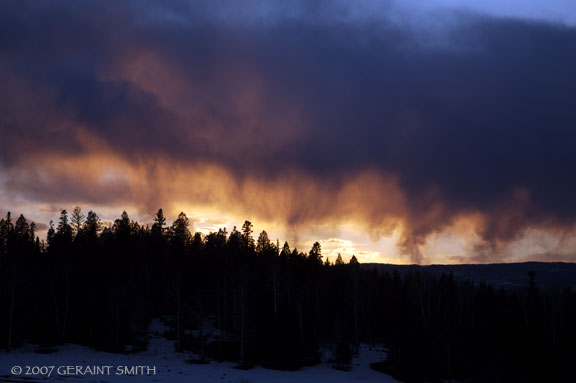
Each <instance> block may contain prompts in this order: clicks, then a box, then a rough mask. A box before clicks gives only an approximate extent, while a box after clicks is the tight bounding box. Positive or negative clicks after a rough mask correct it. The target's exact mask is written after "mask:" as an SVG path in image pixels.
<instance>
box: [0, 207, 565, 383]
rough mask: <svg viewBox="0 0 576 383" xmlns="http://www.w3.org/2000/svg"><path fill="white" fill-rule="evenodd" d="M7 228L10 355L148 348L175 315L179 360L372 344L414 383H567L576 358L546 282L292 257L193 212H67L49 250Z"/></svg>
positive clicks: (295, 364)
mask: <svg viewBox="0 0 576 383" xmlns="http://www.w3.org/2000/svg"><path fill="white" fill-rule="evenodd" d="M13 221H14V219H13V218H12V216H11V215H10V213H8V214H7V215H6V216H5V217H4V218H2V219H1V220H0V307H1V308H2V310H1V311H0V312H1V316H0V347H2V348H4V349H7V350H11V349H14V348H16V347H18V346H20V345H22V344H23V343H24V342H28V343H33V344H37V345H38V346H39V350H41V351H42V350H44V351H45V352H48V351H50V350H51V349H52V348H54V347H55V346H57V345H60V344H63V343H78V344H84V345H87V346H90V347H94V348H96V349H100V350H107V351H113V352H137V351H140V350H144V349H145V348H146V347H147V343H148V336H149V332H148V326H149V324H150V322H151V320H152V319H154V318H161V319H162V320H163V321H164V322H165V324H166V325H167V327H166V328H167V331H166V332H165V333H164V334H162V335H164V336H165V337H167V338H168V339H172V340H174V343H175V351H193V352H195V353H196V355H198V362H204V361H208V360H232V361H236V362H238V364H239V367H241V368H249V367H250V366H252V365H254V364H261V365H263V366H265V367H270V368H277V369H298V368H300V367H302V366H306V365H313V364H317V363H319V362H320V360H321V357H322V350H324V349H327V348H328V349H331V350H332V357H331V362H332V363H333V365H334V366H335V367H336V368H340V369H347V368H350V365H349V363H350V360H351V357H352V355H353V354H354V353H355V352H356V351H357V350H358V346H359V345H360V344H361V343H368V344H373V345H384V346H385V347H386V349H387V350H388V353H387V354H388V355H387V359H386V360H383V361H374V362H375V363H374V364H373V365H372V367H373V368H374V369H376V370H379V371H383V372H387V373H389V374H392V375H393V376H395V377H396V378H398V379H400V380H402V381H413V382H420V381H440V380H442V379H462V380H464V379H468V381H491V382H497V381H506V382H515V381H518V382H529V381H539V379H540V380H542V379H543V380H545V381H564V380H563V379H564V377H566V376H570V375H569V374H568V372H569V366H570V361H571V360H574V357H575V356H576V351H575V349H574V347H573V344H574V343H575V342H576V294H575V292H574V291H573V289H572V288H571V287H570V286H567V287H566V288H565V289H564V290H563V291H545V290H543V289H541V288H540V287H539V286H538V284H537V281H536V276H535V275H533V274H531V275H529V276H527V283H526V286H525V287H524V288H522V289H517V290H514V291H511V290H506V289H504V288H495V287H493V286H491V285H490V284H487V283H479V284H475V283H472V282H470V281H466V280H464V281H462V280H457V279H456V278H455V277H454V276H453V275H452V274H442V276H440V277H438V278H437V277H433V276H430V275H427V274H425V273H419V272H416V273H408V274H405V275H400V273H399V272H398V271H394V272H392V273H389V272H381V271H378V270H377V269H374V268H367V267H363V266H362V265H360V264H359V263H358V261H357V259H356V257H353V258H352V259H351V261H350V262H349V263H344V262H343V261H342V258H341V257H340V256H338V258H337V259H336V260H335V262H333V263H331V262H330V261H329V260H328V259H326V260H324V259H323V256H322V249H321V246H320V244H319V243H318V242H316V243H314V245H313V246H312V248H311V249H310V250H309V251H308V252H302V251H299V250H298V249H296V248H294V249H292V248H291V247H290V246H289V244H288V243H284V244H283V245H282V246H280V243H279V242H278V241H276V242H274V241H271V240H270V238H269V237H268V235H267V233H266V232H265V231H263V232H261V233H260V234H259V235H258V236H257V238H256V239H255V238H254V233H253V226H252V224H251V223H250V222H249V221H246V222H245V223H244V224H243V225H242V227H241V228H240V229H237V228H236V227H235V228H234V229H233V230H232V231H231V232H227V230H226V229H225V228H223V229H220V230H218V231H217V232H212V233H210V234H208V235H203V234H202V233H200V232H195V233H192V232H191V230H190V228H191V225H190V222H189V220H188V218H187V217H186V215H185V214H184V213H181V214H180V215H179V216H178V218H177V219H176V220H175V221H174V222H173V223H172V224H170V225H169V224H167V221H166V218H165V216H164V214H163V211H162V209H160V210H158V212H157V213H156V215H155V216H154V221H153V224H152V225H151V226H143V225H140V224H139V223H137V222H135V221H133V220H131V219H130V218H129V216H128V214H127V213H126V212H123V213H122V215H121V217H120V218H118V219H116V220H115V221H114V223H113V224H112V225H110V226H106V227H105V226H104V225H103V224H102V222H101V220H100V218H99V217H98V215H97V214H96V213H94V212H92V211H90V212H88V213H87V214H86V215H84V213H83V212H82V210H81V209H80V208H75V209H74V211H73V212H72V213H71V214H68V212H67V211H62V213H61V215H60V218H59V220H58V222H57V224H56V225H54V224H53V223H52V222H51V223H50V226H49V229H48V233H47V236H46V239H45V240H41V239H40V238H39V237H38V236H37V234H36V232H37V227H36V225H35V224H34V223H33V222H28V220H27V219H26V218H25V217H24V216H20V217H19V218H18V219H16V220H15V222H13Z"/></svg>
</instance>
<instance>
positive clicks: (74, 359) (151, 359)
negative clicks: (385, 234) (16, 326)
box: [0, 335, 396, 383]
mask: <svg viewBox="0 0 576 383" xmlns="http://www.w3.org/2000/svg"><path fill="white" fill-rule="evenodd" d="M35 348H36V347H35V346H31V345H30V346H26V347H24V348H22V349H18V350H16V351H12V352H10V353H7V352H2V353H0V382H2V381H9V382H24V381H27V382H35V381H50V382H98V383H102V382H191V383H216V382H221V383H270V382H273V383H288V382H290V383H291V382H302V383H307V382H314V383H322V382H330V383H344V382H366V383H371V382H379V383H386V382H396V380H394V379H393V378H392V377H390V376H388V375H385V374H382V373H379V372H376V371H373V370H372V369H370V366H369V364H370V363H372V362H377V361H381V360H382V357H383V355H382V352H381V351H378V350H376V349H371V348H370V347H368V346H367V345H362V346H361V348H360V352H359V355H358V357H357V358H355V359H353V361H352V369H351V370H350V371H347V372H345V371H339V370H335V369H333V368H332V365H331V364H329V363H326V364H322V365H318V366H314V367H305V368H303V369H302V370H300V371H276V370H268V369H265V368H262V367H260V366H256V367H254V368H252V369H250V370H238V369H235V368H234V366H235V364H234V363H217V362H211V363H209V364H189V363H187V362H186V360H187V359H193V358H194V355H193V354H185V353H175V352H174V351H173V350H174V343H173V342H172V341H169V340H166V339H165V338H163V337H162V336H160V335H155V336H153V337H152V339H151V340H150V344H149V347H148V350H147V351H146V352H142V353H137V354H127V355H124V354H111V353H105V352H98V351H94V350H92V349H90V348H87V347H83V346H78V345H65V346H62V347H59V348H58V351H57V352H54V353H51V354H38V353H35V352H34V349H35ZM15 366H17V367H20V368H22V371H21V372H20V373H19V374H13V373H11V369H12V368H14V367H15ZM27 366H28V367H33V366H37V367H41V366H44V367H47V368H48V369H49V368H51V367H50V366H53V367H52V371H51V373H50V377H47V369H44V370H43V371H32V370H31V369H29V368H27ZM76 366H80V367H81V369H80V370H76ZM95 366H100V373H99V374H96V375H94V374H92V373H93V372H95V369H96V367H95ZM102 366H110V367H102ZM124 366H126V367H128V368H131V367H134V366H143V367H142V368H140V369H139V370H140V371H136V370H135V371H134V372H138V374H136V375H126V374H125V373H126V372H130V371H129V370H128V371H127V370H126V369H125V368H124ZM89 368H91V369H92V373H91V372H90V371H87V369H89ZM119 368H120V369H119ZM148 368H155V371H156V373H155V374H153V375H145V374H144V375H142V374H141V373H142V372H143V371H147V369H148ZM16 372H18V370H17V371H16ZM33 372H37V374H33ZM38 372H40V373H38ZM67 372H68V373H71V374H72V375H73V376H64V375H65V373H67ZM119 372H122V373H123V374H122V375H118V373H119ZM27 373H32V374H27Z"/></svg>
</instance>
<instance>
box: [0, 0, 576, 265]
mask: <svg viewBox="0 0 576 383" xmlns="http://www.w3.org/2000/svg"><path fill="white" fill-rule="evenodd" d="M575 15H576V6H574V5H572V3H571V2H566V1H551V2H546V5H544V3H543V2H536V1H525V2H520V1H509V2H494V1H488V2H482V3H481V4H480V2H472V1H465V0H461V1H455V0H453V1H448V0H443V1H441V0H436V1H432V2H420V1H416V0H411V1H407V2H397V1H384V2H377V1H369V0H362V1H358V2H352V1H349V2H347V1H341V0H322V1H318V2H316V1H315V2H308V1H300V0H295V1H276V0H273V1H248V2H242V4H240V2H234V1H222V2H214V1H192V0H168V1H124V2H116V1H84V2H81V3H79V2H73V1H63V0H58V1H51V2H37V1H4V2H2V3H0V83H1V84H2V86H1V87H0V211H2V214H4V213H5V212H6V211H8V210H10V211H12V212H13V214H20V213H24V214H25V215H26V216H27V217H29V218H31V219H33V220H35V221H37V222H38V223H40V224H41V225H40V226H39V228H40V229H43V230H45V228H46V224H48V222H49V221H50V220H57V218H58V215H59V213H60V210H62V209H67V210H69V211H71V210H72V208H73V207H74V206H81V207H82V208H83V210H85V211H88V210H95V211H96V212H97V213H98V214H99V215H100V216H101V217H102V218H103V219H104V220H105V221H107V222H111V221H113V220H114V219H116V218H118V217H119V216H120V214H121V213H122V211H123V210H126V211H127V212H128V213H129V215H130V217H131V218H132V219H134V220H138V221H139V222H140V223H143V224H146V223H149V222H151V219H152V217H153V215H154V214H155V212H156V211H157V209H158V208H163V209H164V211H165V212H166V214H167V216H168V218H169V220H170V219H175V218H176V216H177V214H178V213H179V212H181V211H183V212H185V213H186V214H187V215H188V216H189V217H190V219H191V222H192V224H193V227H192V229H193V230H199V231H201V232H203V233H209V232H210V231H216V230H218V229H219V228H221V227H226V228H227V229H228V230H231V229H232V228H233V227H234V226H238V227H240V226H241V225H242V223H243V222H244V220H249V221H251V222H253V223H254V225H255V235H256V236H257V235H258V233H259V231H261V230H266V231H267V232H268V233H269V235H270V238H271V239H272V240H274V241H276V239H278V240H279V241H280V243H281V245H282V244H283V243H284V241H288V242H289V243H290V245H291V246H292V247H294V246H297V247H298V248H299V250H301V251H308V250H309V249H310V247H311V245H312V243H313V242H314V241H319V242H320V243H321V244H322V249H323V255H324V256H325V257H330V258H331V259H332V260H334V259H335V257H336V255H337V254H338V253H341V254H342V256H343V257H344V258H345V259H349V258H350V257H351V256H352V255H353V254H354V255H356V256H357V257H358V259H359V260H360V261H361V262H389V263H421V264H429V263H487V262H520V261H530V260H537V261H575V260H576V251H574V249H575V245H576V237H575V236H574V234H575V233H576V231H575V229H576V226H575V224H576V203H575V201H574V196H575V195H576V178H575V177H573V174H575V173H576V157H575V156H574V154H573V152H574V144H573V143H574V142H576V131H575V130H574V126H576V112H575V111H576V106H575V104H576V101H575V96H574V95H575V94H576V76H575V75H574V68H576V26H575V25H576V16H575Z"/></svg>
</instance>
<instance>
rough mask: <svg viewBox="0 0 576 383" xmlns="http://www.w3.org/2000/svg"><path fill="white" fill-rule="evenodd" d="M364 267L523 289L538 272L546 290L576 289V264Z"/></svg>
mask: <svg viewBox="0 0 576 383" xmlns="http://www.w3.org/2000/svg"><path fill="white" fill-rule="evenodd" d="M362 266H363V267H365V268H368V269H372V268H375V269H376V270H379V271H383V272H389V273H391V272H394V270H397V271H398V272H399V273H400V274H401V275H405V274H408V273H410V272H413V273H415V272H417V271H418V272H420V273H421V274H423V275H426V276H430V277H439V276H440V275H441V274H442V273H452V274H454V276H455V277H456V278H457V279H458V280H466V279H468V280H470V281H473V282H475V283H480V282H486V283H490V284H492V285H494V286H497V287H505V288H511V289H514V288H523V287H526V286H527V285H528V281H529V278H528V273H529V272H530V271H532V272H534V273H536V278H535V280H536V283H537V284H538V285H539V286H540V287H542V288H545V289H558V288H563V287H571V288H572V289H575V290H576V263H568V262H521V263H489V264H460V265H394V264H389V263H364V264H362Z"/></svg>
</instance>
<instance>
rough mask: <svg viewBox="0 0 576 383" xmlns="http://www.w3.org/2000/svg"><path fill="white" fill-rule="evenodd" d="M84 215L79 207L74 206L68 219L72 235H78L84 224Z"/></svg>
mask: <svg viewBox="0 0 576 383" xmlns="http://www.w3.org/2000/svg"><path fill="white" fill-rule="evenodd" d="M84 218H85V217H84V214H83V213H82V209H81V208H80V206H76V207H75V208H74V210H73V211H72V215H71V217H70V223H71V225H72V229H73V230H74V233H75V234H76V235H78V234H79V233H80V230H81V229H82V225H83V224H84Z"/></svg>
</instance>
